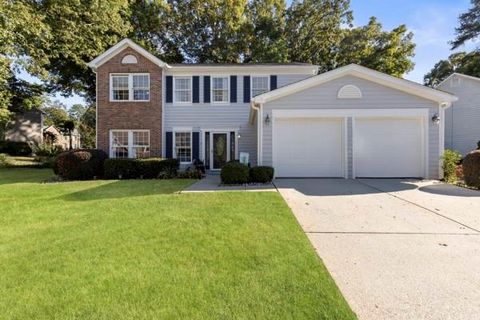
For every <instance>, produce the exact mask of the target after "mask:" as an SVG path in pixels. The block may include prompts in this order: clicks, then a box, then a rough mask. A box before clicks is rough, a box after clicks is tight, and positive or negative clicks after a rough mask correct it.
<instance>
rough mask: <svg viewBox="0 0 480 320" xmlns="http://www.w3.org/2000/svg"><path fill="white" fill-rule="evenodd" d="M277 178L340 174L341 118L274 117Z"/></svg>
mask: <svg viewBox="0 0 480 320" xmlns="http://www.w3.org/2000/svg"><path fill="white" fill-rule="evenodd" d="M274 126H275V127H274V133H273V152H274V154H273V157H274V160H273V161H274V166H275V170H276V176H277V177H343V176H344V171H343V150H344V139H343V136H344V134H343V132H344V127H343V119H338V118H322V119H318V118H312V119H291V118H289V119H286V118H283V119H282V118H280V119H276V120H275V125H274Z"/></svg>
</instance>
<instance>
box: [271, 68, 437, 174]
mask: <svg viewBox="0 0 480 320" xmlns="http://www.w3.org/2000/svg"><path fill="white" fill-rule="evenodd" d="M347 84H353V85H356V86H357V87H359V88H360V90H361V91H362V94H363V98H361V99H354V100H349V99H337V92H338V90H339V89H340V88H341V87H343V86H344V85H347ZM400 108H429V118H431V117H433V115H434V114H436V113H438V111H439V106H438V103H436V102H433V101H430V100H427V99H423V98H420V97H417V96H414V95H411V94H408V93H405V92H402V91H399V90H395V89H391V88H388V87H384V86H382V85H379V84H376V83H373V82H370V81H367V80H364V79H361V78H357V77H354V76H344V77H341V78H339V79H335V80H332V81H330V82H327V83H324V84H321V85H319V86H315V87H313V88H309V89H306V90H304V91H301V92H297V93H294V94H291V95H289V96H285V97H282V98H279V99H277V100H274V101H271V102H269V103H266V104H265V105H264V106H263V116H264V117H265V115H266V114H269V115H270V116H271V114H272V110H274V109H400ZM439 130H440V129H439V126H438V125H434V124H432V122H431V121H428V142H429V145H428V161H429V164H428V174H429V178H439V161H440V159H439V153H440V145H439V132H440V131H439ZM352 135H353V133H352V118H348V119H347V143H348V146H347V158H348V159H347V161H348V162H347V166H348V176H349V177H352V175H353V173H352V163H353V151H352ZM262 142H263V151H262V164H263V165H272V125H269V126H266V125H264V126H263V141H262ZM392 147H394V146H392Z"/></svg>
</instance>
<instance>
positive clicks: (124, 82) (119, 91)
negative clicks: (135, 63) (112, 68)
mask: <svg viewBox="0 0 480 320" xmlns="http://www.w3.org/2000/svg"><path fill="white" fill-rule="evenodd" d="M110 83H111V93H110V100H112V101H149V100H150V74H148V73H144V74H143V73H142V74H135V73H129V74H112V75H111V76H110Z"/></svg>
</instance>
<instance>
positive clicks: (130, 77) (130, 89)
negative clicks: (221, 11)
mask: <svg viewBox="0 0 480 320" xmlns="http://www.w3.org/2000/svg"><path fill="white" fill-rule="evenodd" d="M114 76H128V99H127V100H115V99H114V98H113V77H114ZM133 76H148V91H149V92H148V100H134V99H133V96H134V95H133ZM109 78H110V83H109V91H110V93H109V102H150V97H151V95H152V83H151V77H150V73H148V72H134V73H125V72H123V73H122V72H120V73H117V72H113V73H110V77H109Z"/></svg>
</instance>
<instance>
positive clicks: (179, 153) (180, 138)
mask: <svg viewBox="0 0 480 320" xmlns="http://www.w3.org/2000/svg"><path fill="white" fill-rule="evenodd" d="M175 158H177V159H178V160H179V161H180V162H183V163H188V162H192V133H191V132H175Z"/></svg>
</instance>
